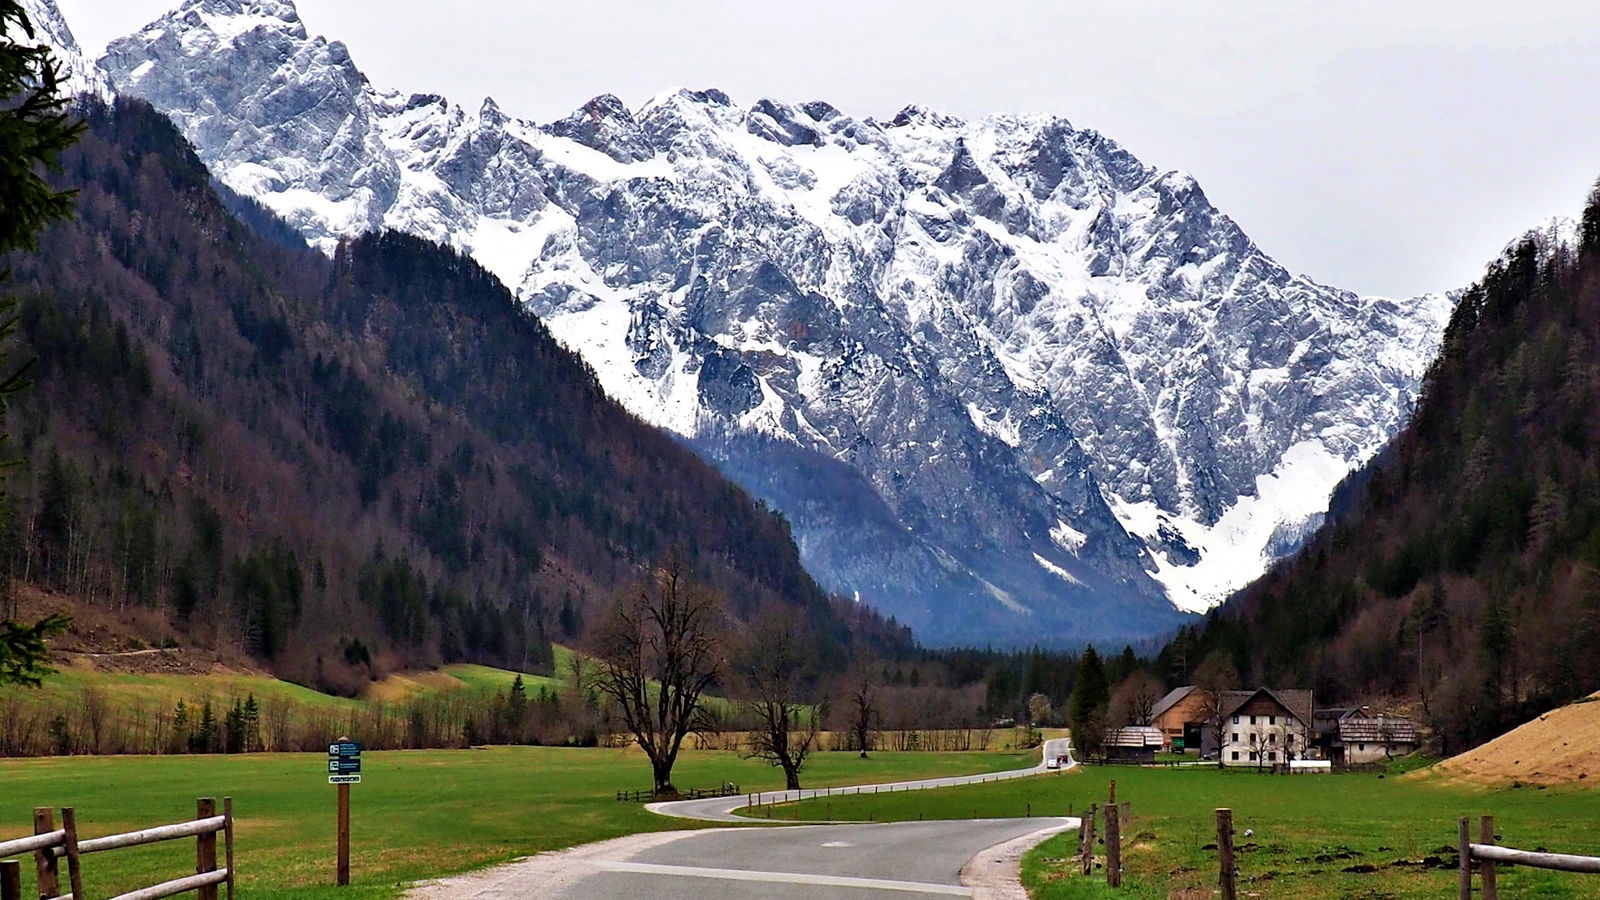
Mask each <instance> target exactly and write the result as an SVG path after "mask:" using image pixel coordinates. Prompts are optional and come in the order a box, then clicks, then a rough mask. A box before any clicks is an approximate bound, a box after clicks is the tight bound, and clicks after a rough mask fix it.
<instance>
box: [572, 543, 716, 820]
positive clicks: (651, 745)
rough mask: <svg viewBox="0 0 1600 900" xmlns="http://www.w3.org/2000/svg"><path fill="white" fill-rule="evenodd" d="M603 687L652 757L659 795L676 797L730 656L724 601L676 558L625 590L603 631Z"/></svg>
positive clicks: (597, 683)
mask: <svg viewBox="0 0 1600 900" xmlns="http://www.w3.org/2000/svg"><path fill="white" fill-rule="evenodd" d="M596 637H597V645H598V650H599V656H600V660H601V671H600V672H599V673H598V675H597V676H596V678H595V687H596V688H598V689H599V690H600V692H601V693H603V694H605V695H606V696H607V697H609V698H610V699H611V700H612V702H613V704H614V705H615V707H616V709H617V711H618V714H619V715H620V716H621V717H622V722H623V724H624V725H626V726H627V728H628V730H629V731H631V732H633V736H634V739H635V740H637V741H638V742H639V747H640V748H641V749H643V750H644V752H645V755H646V756H648V757H649V758H650V767H651V769H652V770H653V772H654V776H655V790H656V793H657V794H665V795H669V796H671V795H676V794H677V789H676V788H674V787H673V786H672V767H673V765H674V764H675V763H676V762H677V761H678V751H679V750H680V749H681V748H682V746H683V739H684V738H685V737H686V736H688V734H689V733H690V732H692V731H694V730H695V729H697V728H698V727H700V726H701V724H702V721H703V718H704V711H705V707H704V703H703V697H704V695H705V692H706V691H707V690H708V689H709V688H710V687H712V686H713V685H714V684H716V683H717V680H718V677H719V676H720V675H721V674H722V670H723V667H724V665H725V661H724V659H723V656H722V652H721V650H720V646H721V637H722V615H721V609H720V607H719V605H718V603H717V600H716V598H715V597H714V596H712V595H711V594H710V593H709V592H707V591H706V590H704V589H703V588H701V587H699V586H698V585H695V584H694V583H693V582H692V580H691V579H690V577H689V574H688V573H687V572H686V571H685V570H684V565H683V563H682V562H680V561H678V560H676V559H672V560H669V561H668V562H667V564H666V565H664V566H662V567H661V568H660V569H659V570H658V571H656V572H654V573H653V574H652V576H651V577H650V578H649V579H647V580H646V581H644V582H642V583H640V584H638V585H636V586H634V587H632V588H628V589H626V590H624V591H623V593H622V594H621V595H620V596H619V597H618V600H617V603H616V605H615V607H614V608H613V609H612V611H611V614H610V616H609V617H608V618H607V620H606V621H605V622H604V623H603V624H602V625H601V627H600V629H599V631H598V633H597V635H596Z"/></svg>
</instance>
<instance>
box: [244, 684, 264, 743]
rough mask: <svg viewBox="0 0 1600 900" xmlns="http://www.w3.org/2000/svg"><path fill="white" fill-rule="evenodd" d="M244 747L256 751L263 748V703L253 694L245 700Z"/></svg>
mask: <svg viewBox="0 0 1600 900" xmlns="http://www.w3.org/2000/svg"><path fill="white" fill-rule="evenodd" d="M244 749H245V752H246V753H255V752H257V751H259V750H260V749H261V704H259V703H257V702H256V695H255V694H251V695H249V697H247V698H246V699H245V701H244Z"/></svg>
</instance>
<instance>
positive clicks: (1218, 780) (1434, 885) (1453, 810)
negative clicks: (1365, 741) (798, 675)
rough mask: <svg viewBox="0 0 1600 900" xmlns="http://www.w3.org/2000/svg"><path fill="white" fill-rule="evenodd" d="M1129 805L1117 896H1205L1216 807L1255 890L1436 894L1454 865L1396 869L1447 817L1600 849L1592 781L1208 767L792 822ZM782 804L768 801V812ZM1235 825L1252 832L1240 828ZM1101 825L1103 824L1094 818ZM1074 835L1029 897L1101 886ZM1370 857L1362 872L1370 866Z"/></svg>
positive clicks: (1019, 788) (1599, 796) (841, 811)
mask: <svg viewBox="0 0 1600 900" xmlns="http://www.w3.org/2000/svg"><path fill="white" fill-rule="evenodd" d="M1111 779H1116V781H1117V797H1118V799H1119V800H1128V801H1130V803H1131V804H1132V811H1133V815H1134V822H1133V826H1132V827H1131V828H1130V829H1125V830H1124V848H1125V849H1124V871H1125V873H1126V875H1127V877H1126V878H1125V881H1124V885H1125V889H1124V890H1123V891H1121V892H1118V894H1117V895H1118V896H1124V897H1178V898H1198V897H1209V896H1211V893H1210V891H1211V889H1212V888H1214V887H1215V885H1216V879H1217V858H1216V851H1215V849H1207V846H1208V845H1213V844H1214V843H1215V841H1216V820H1215V813H1214V810H1215V809H1216V808H1217V807H1220V806H1226V807H1230V808H1232V809H1233V810H1234V822H1235V826H1234V827H1235V831H1236V832H1237V834H1238V836H1237V837H1236V838H1235V842H1236V845H1237V846H1238V848H1239V853H1238V865H1239V868H1240V871H1241V873H1242V874H1241V880H1240V891H1241V893H1242V894H1243V895H1245V896H1250V895H1251V894H1252V893H1253V894H1254V895H1257V896H1263V897H1288V898H1301V897H1305V898H1335V897H1341V898H1342V897H1447V896H1453V895H1454V894H1453V892H1454V885H1455V878H1456V875H1455V870H1454V868H1436V867H1433V868H1430V867H1427V866H1422V865H1395V862H1396V861H1399V860H1405V861H1408V862H1415V861H1421V860H1425V859H1427V858H1428V857H1430V856H1433V857H1439V858H1440V860H1439V862H1441V863H1444V864H1453V862H1454V858H1455V853H1454V850H1453V849H1451V848H1453V847H1454V845H1455V842H1456V819H1457V817H1458V816H1461V815H1470V816H1472V817H1473V826H1472V827H1473V829H1474V831H1473V833H1474V835H1476V833H1477V832H1476V829H1477V818H1476V817H1477V816H1478V815H1480V814H1485V813H1487V814H1491V815H1494V816H1495V819H1496V826H1497V831H1498V832H1499V833H1500V835H1501V842H1502V843H1504V844H1507V845H1510V846H1516V847H1520V848H1523V849H1536V848H1541V847H1542V848H1545V849H1549V850H1553V851H1558V852H1568V853H1579V854H1586V855H1600V791H1596V790H1594V789H1593V788H1589V787H1583V786H1573V787H1563V788H1549V789H1545V790H1540V789H1538V788H1534V787H1522V788H1509V787H1507V788H1497V789H1490V788H1484V787H1479V786H1474V785H1467V784H1462V783H1451V782H1447V781H1445V780H1444V779H1441V778H1437V777H1432V776H1430V775H1429V774H1427V773H1421V774H1420V775H1419V776H1412V777H1408V778H1398V777H1395V776H1393V775H1389V776H1385V777H1379V776H1377V775H1371V774H1366V775H1298V776H1274V775H1260V774H1254V773H1248V774H1243V773H1240V774H1224V773H1222V772H1219V771H1217V770H1216V769H1212V768H1205V769H1139V768H1132V767H1106V768H1100V767H1095V768H1091V769H1089V770H1086V771H1078V772H1071V773H1065V774H1060V775H1043V776H1039V777H1036V778H1025V779H1019V780H1016V781H1006V782H997V783H992V784H983V785H971V786H966V787H959V788H947V789H943V790H938V791H918V792H908V793H897V794H882V795H878V796H876V797H874V796H870V795H869V796H866V797H860V798H856V797H849V798H840V797H836V798H833V799H831V800H828V801H820V800H819V801H808V802H806V803H803V804H799V805H798V806H799V810H798V814H799V816H800V818H802V819H804V818H822V817H823V816H824V812H826V814H827V815H829V816H831V817H832V818H833V819H844V820H866V819H869V818H870V819H872V820H874V821H904V820H911V819H917V818H918V817H925V818H929V819H934V818H967V817H1003V816H1020V815H1024V814H1025V813H1026V812H1028V811H1029V807H1030V804H1031V812H1032V814H1033V815H1035V816H1038V815H1061V814H1068V813H1069V812H1070V813H1073V814H1076V813H1079V812H1081V811H1083V810H1084V809H1085V808H1087V807H1088V805H1089V804H1090V803H1095V802H1099V803H1104V801H1105V798H1106V792H1107V787H1108V782H1109V781H1110V780H1111ZM792 814H793V811H792V810H790V809H786V808H784V807H779V809H778V810H777V811H776V812H775V815H776V816H778V817H787V816H789V815H792ZM1245 829H1252V830H1253V832H1254V833H1253V834H1252V835H1251V836H1250V837H1245V836H1244V831H1245ZM1102 831H1103V828H1102ZM1076 844H1077V833H1076V832H1069V833H1067V834H1064V835H1061V836H1058V837H1055V838H1052V839H1051V840H1049V841H1047V842H1045V843H1043V844H1041V845H1040V846H1039V847H1037V848H1035V850H1034V851H1033V852H1032V853H1030V854H1029V856H1028V858H1027V859H1026V861H1025V874H1026V876H1027V879H1028V881H1029V887H1030V890H1032V891H1033V896H1034V897H1035V898H1049V900H1066V898H1082V897H1101V896H1109V895H1110V893H1111V892H1108V891H1106V890H1105V888H1104V885H1103V875H1101V876H1099V877H1096V878H1083V877H1070V876H1067V875H1066V874H1065V873H1066V871H1067V870H1068V868H1069V866H1067V865H1066V864H1065V863H1064V862H1063V860H1064V858H1065V857H1067V856H1068V855H1070V854H1071V853H1073V852H1074V850H1075V848H1076ZM1368 867H1371V870H1368ZM1500 886H1501V890H1502V895H1503V896H1508V897H1600V876H1595V875H1572V874H1564V873H1555V872H1543V871H1538V870H1533V869H1522V868H1517V869H1510V870H1504V871H1502V873H1501V876H1500Z"/></svg>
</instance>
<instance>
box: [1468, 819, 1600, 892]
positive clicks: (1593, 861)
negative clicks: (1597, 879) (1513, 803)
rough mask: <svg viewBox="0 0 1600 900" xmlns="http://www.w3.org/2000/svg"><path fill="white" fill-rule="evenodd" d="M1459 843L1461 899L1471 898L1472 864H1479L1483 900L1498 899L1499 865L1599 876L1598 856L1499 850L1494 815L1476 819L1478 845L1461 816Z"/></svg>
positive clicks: (1509, 848)
mask: <svg viewBox="0 0 1600 900" xmlns="http://www.w3.org/2000/svg"><path fill="white" fill-rule="evenodd" d="M1457 824H1458V826H1459V829H1458V833H1457V834H1458V842H1457V849H1458V851H1459V852H1460V854H1461V883H1460V890H1459V896H1460V898H1461V900H1471V898H1472V864H1473V863H1474V862H1476V863H1477V864H1478V873H1479V876H1480V879H1481V880H1482V882H1483V900H1498V898H1499V896H1500V889H1499V885H1498V884H1497V883H1496V880H1497V878H1498V873H1497V872H1496V869H1497V868H1498V866H1499V865H1500V864H1505V865H1517V866H1528V867H1529V868H1534V869H1554V870H1556V871H1558V872H1588V873H1591V874H1600V857H1595V856H1573V855H1571V854H1567V853H1536V852H1533V851H1531V850H1516V849H1513V848H1511V847H1501V846H1499V845H1497V844H1496V843H1495V838H1494V816H1482V817H1480V818H1479V819H1478V842H1477V843H1473V842H1472V837H1471V829H1470V828H1469V827H1468V823H1467V817H1466V816H1462V817H1461V821H1460V822H1459V823H1457Z"/></svg>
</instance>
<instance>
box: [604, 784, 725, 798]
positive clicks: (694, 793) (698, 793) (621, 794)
mask: <svg viewBox="0 0 1600 900" xmlns="http://www.w3.org/2000/svg"><path fill="white" fill-rule="evenodd" d="M742 793H744V792H743V791H741V790H739V786H738V785H737V784H733V783H732V782H729V783H728V784H724V785H722V786H721V787H714V788H690V789H689V790H688V791H687V792H684V793H681V794H679V795H678V796H676V797H673V798H672V799H674V800H703V799H705V798H707V797H737V796H738V795H740V794H742ZM659 799H660V798H659V797H657V796H656V792H655V791H653V790H640V791H617V800H618V801H619V802H625V803H648V802H650V801H652V800H659Z"/></svg>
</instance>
